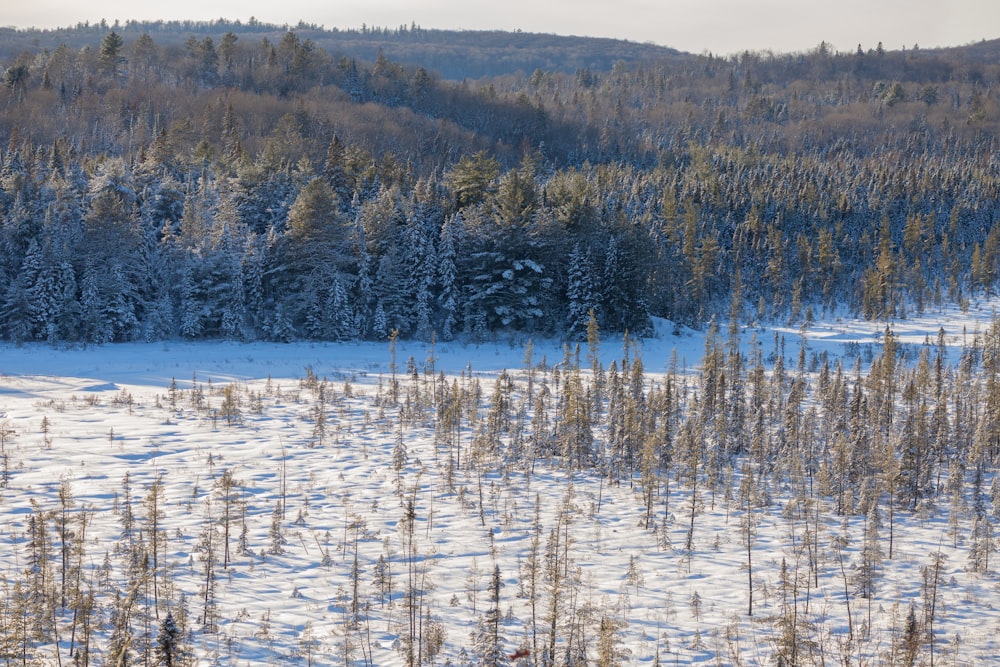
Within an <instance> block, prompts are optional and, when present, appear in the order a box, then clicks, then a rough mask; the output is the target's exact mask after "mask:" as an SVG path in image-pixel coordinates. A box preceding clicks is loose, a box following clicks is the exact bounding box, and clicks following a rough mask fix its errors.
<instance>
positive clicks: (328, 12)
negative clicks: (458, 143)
mask: <svg viewBox="0 0 1000 667" xmlns="http://www.w3.org/2000/svg"><path fill="white" fill-rule="evenodd" d="M251 16H253V17H256V18H257V19H258V20H260V21H264V22H269V23H278V24H285V23H290V24H295V23H298V22H299V21H300V20H302V21H306V22H308V23H316V24H321V25H323V26H325V27H327V28H333V27H337V28H360V27H361V25H362V23H366V24H368V25H369V26H372V25H376V26H390V27H397V26H399V25H401V24H406V25H409V24H410V23H411V22H416V23H417V24H419V25H421V26H422V27H424V28H449V29H452V28H454V29H465V30H479V29H492V28H496V29H502V30H516V29H520V30H523V31H525V32H547V33H555V34H560V35H587V36H595V37H616V38H621V39H629V40H632V41H636V42H653V43H656V44H660V45H662V46H669V47H673V48H676V49H680V50H682V51H689V52H692V53H703V52H706V51H710V52H712V53H714V54H717V55H729V54H732V53H738V52H742V51H745V50H751V51H765V50H772V51H775V52H782V53H788V52H796V51H807V50H810V49H813V48H815V47H816V46H817V45H818V44H819V43H820V42H821V41H826V42H827V43H828V44H830V45H831V46H832V48H833V49H834V50H837V51H853V50H854V49H855V48H857V46H858V44H861V46H862V47H863V48H865V49H869V48H874V47H875V46H876V44H878V42H880V41H881V42H882V44H883V46H884V47H885V48H886V49H900V48H904V47H905V48H907V49H909V48H912V47H913V46H914V45H919V46H920V47H921V48H932V47H935V46H959V45H963V44H969V43H971V42H978V41H980V40H983V39H994V38H998V37H1000V0H612V1H609V0H489V1H481V0H277V1H276V0H170V1H168V2H148V1H145V0H139V1H137V0H88V1H87V2H80V1H79V0H31V1H29V0H0V24H2V25H9V26H15V27H19V28H25V27H31V26H33V27H38V28H53V27H61V26H69V25H75V24H76V23H77V22H80V21H90V22H91V23H95V22H99V21H100V20H101V19H102V18H103V19H106V20H107V21H108V23H114V21H115V19H119V20H121V21H123V22H124V21H126V20H128V19H136V20H143V19H151V20H153V19H193V20H210V19H217V18H227V19H240V20H243V21H245V20H247V19H249V18H250V17H251Z"/></svg>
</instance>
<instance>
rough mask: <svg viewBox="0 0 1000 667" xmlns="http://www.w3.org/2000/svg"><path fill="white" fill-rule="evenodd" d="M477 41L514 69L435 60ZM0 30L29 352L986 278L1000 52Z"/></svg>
mask: <svg viewBox="0 0 1000 667" xmlns="http://www.w3.org/2000/svg"><path fill="white" fill-rule="evenodd" d="M119 28H120V30H119ZM261 30H264V31H265V32H268V33H269V34H270V36H262V35H261V32H260V31H261ZM470 39H471V40H473V41H474V42H476V43H479V44H483V45H488V44H495V46H492V47H491V48H493V49H495V50H494V51H492V52H490V51H488V50H486V51H484V54H486V53H489V55H488V56H486V55H484V58H485V59H488V60H490V61H491V63H497V64H500V63H503V66H502V67H501V68H500V69H501V70H502V73H500V74H496V75H493V76H487V77H482V78H475V79H473V78H471V77H469V76H467V75H464V76H463V77H462V79H461V80H454V79H458V77H457V76H455V75H454V74H451V73H446V74H444V75H442V73H441V71H445V70H447V68H448V67H451V66H453V64H454V63H455V62H456V61H457V60H458V59H460V58H459V57H452V56H451V55H445V54H463V53H466V52H467V50H468V48H469V45H470ZM326 40H330V42H329V44H331V46H326V44H327V43H328V42H327V41H326ZM0 42H2V43H3V44H4V45H5V46H3V47H2V48H0V53H7V54H9V55H8V56H6V57H5V58H4V59H3V61H2V62H0V68H2V71H3V84H4V85H3V86H2V89H0V110H2V111H0V225H2V228H0V335H2V336H3V337H5V338H8V339H11V340H17V341H26V340H39V339H40V340H49V341H52V342H66V341H68V342H77V341H87V342H106V341H115V340H129V339H160V338H175V337H186V338H201V337H220V336H221V337H229V338H239V339H274V340H289V339H301V338H309V339H313V338H314V339H356V338H382V337H385V336H387V335H389V334H390V333H391V332H392V331H398V332H399V334H400V335H402V336H412V337H420V338H430V337H431V336H433V335H436V336H438V337H439V338H450V337H454V336H460V335H461V336H467V337H471V338H484V337H489V336H494V335H497V334H506V333H508V332H523V333H526V334H533V333H543V334H546V335H556V336H569V337H579V336H581V335H583V333H584V330H585V328H586V325H587V323H588V321H589V313H590V312H591V311H593V312H594V314H595V316H596V317H597V320H598V323H599V324H600V326H601V327H602V328H604V329H606V330H616V331H617V330H623V329H629V330H631V331H633V332H636V331H638V332H642V331H644V330H646V328H647V327H648V324H649V321H650V318H651V317H666V318H670V319H673V320H675V321H679V322H686V323H691V324H701V323H705V322H707V321H709V320H710V319H711V318H713V317H715V316H722V317H727V316H732V317H736V318H740V319H752V318H766V319H779V320H781V321H793V322H805V321H807V320H808V319H809V318H810V317H814V316H818V315H820V314H821V313H823V312H824V311H826V312H831V311H834V310H837V311H838V312H840V311H841V310H843V309H848V310H851V311H854V312H857V313H860V314H862V315H864V316H866V317H870V318H878V319H882V318H887V317H902V316H905V315H906V313H907V312H910V311H911V310H913V309H918V310H919V309H922V308H926V307H928V306H929V305H931V304H933V303H935V302H941V301H959V302H961V301H963V300H964V299H965V298H967V296H968V295H969V294H970V293H971V292H973V291H978V290H992V289H995V287H996V284H997V279H998V262H1000V227H997V226H996V224H995V223H996V221H997V218H998V214H1000V212H998V201H1000V152H998V148H1000V145H998V144H1000V142H998V129H1000V107H998V102H997V99H996V90H997V84H998V82H1000V64H998V63H997V61H996V59H995V58H994V57H992V54H994V53H995V52H996V49H997V42H990V43H982V44H976V45H971V46H968V47H963V48H956V49H943V50H933V51H924V50H921V49H919V48H913V49H909V50H906V51H900V52H887V51H884V50H883V49H882V48H881V47H880V45H874V46H871V47H868V46H864V47H862V46H859V47H858V48H857V49H852V50H850V51H847V52H838V51H835V50H833V49H831V48H830V47H829V46H828V45H826V44H820V45H818V46H817V47H816V48H815V49H814V50H812V51H810V52H808V53H799V54H770V53H745V54H742V55H740V56H739V57H734V58H718V57H712V56H708V55H704V56H695V55H690V54H679V53H676V52H673V51H671V50H669V49H662V48H659V47H651V46H640V45H635V44H629V43H624V42H613V41H611V40H586V39H582V38H556V37H546V36H538V35H522V34H503V33H476V34H462V33H447V32H438V31H430V30H428V31H425V30H423V29H421V28H418V27H417V26H411V27H408V28H399V29H394V30H382V29H379V30H374V29H368V28H366V29H365V30H363V31H353V32H351V31H342V32H337V31H332V30H321V29H319V28H318V27H315V26H308V25H300V26H296V27H295V28H294V29H292V30H287V29H284V28H282V29H276V28H275V27H274V26H246V25H243V24H237V23H229V22H217V23H211V24H167V23H163V24H161V23H156V24H131V23H129V24H125V25H122V26H106V25H99V26H90V25H86V26H78V27H76V28H73V29H67V30H63V31H50V32H47V31H7V32H6V33H4V34H3V35H2V36H0ZM505 42H506V43H508V44H510V45H511V46H509V47H507V48H505V47H503V46H502V45H503V44H504V43H505ZM334 43H336V44H337V46H332V44H334ZM349 44H354V45H355V46H356V47H357V48H359V49H369V52H371V51H373V52H374V53H373V55H372V56H371V58H370V59H367V58H365V57H362V56H360V55H357V54H355V55H349V51H348V50H347V47H346V46H344V45H349ZM358 53H360V51H359V52H358ZM390 54H391V57H390ZM505 55H506V57H505ZM438 56H440V59H439V60H435V58H437V57H438ZM462 57H464V56H462ZM527 62H532V63H536V66H534V67H533V68H531V67H524V66H522V63H527ZM435 63H438V65H437V66H436V65H435ZM442 63H445V64H442ZM447 63H451V64H447ZM469 67H474V63H470V64H469ZM439 70H441V71H439Z"/></svg>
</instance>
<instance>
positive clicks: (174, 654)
mask: <svg viewBox="0 0 1000 667" xmlns="http://www.w3.org/2000/svg"><path fill="white" fill-rule="evenodd" d="M153 650H154V653H155V655H156V659H157V661H158V662H159V664H160V665H163V667H178V666H179V665H180V664H181V631H180V628H178V627H177V623H176V622H175V621H174V615H173V612H171V611H167V615H166V617H165V618H164V619H163V623H161V624H160V630H159V633H157V635H156V646H155V648H154V649H153Z"/></svg>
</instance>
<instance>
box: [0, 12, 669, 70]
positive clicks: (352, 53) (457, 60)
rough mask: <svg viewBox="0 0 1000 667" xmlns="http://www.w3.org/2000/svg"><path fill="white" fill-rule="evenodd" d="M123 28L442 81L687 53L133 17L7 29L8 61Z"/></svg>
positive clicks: (531, 38)
mask: <svg viewBox="0 0 1000 667" xmlns="http://www.w3.org/2000/svg"><path fill="white" fill-rule="evenodd" d="M111 30H115V31H116V32H117V33H118V34H120V35H121V36H122V38H123V39H124V40H125V41H126V42H131V41H132V40H134V39H136V38H137V37H139V36H140V35H142V34H143V33H148V34H149V35H151V36H152V37H153V38H154V39H155V40H156V42H157V43H159V44H177V45H182V44H183V43H184V41H185V40H186V39H187V38H189V37H191V36H195V37H199V38H201V37H205V36H212V37H215V36H221V35H223V34H225V33H227V32H232V33H234V34H236V35H237V36H238V37H239V38H240V39H241V40H245V41H251V40H260V39H264V38H267V39H270V40H271V41H275V42H277V41H280V39H281V37H282V36H283V35H284V34H285V33H287V32H289V31H291V32H294V33H295V34H296V35H297V36H298V37H299V38H300V39H303V40H305V39H309V40H312V41H313V42H314V43H315V44H316V45H317V46H319V47H320V48H323V49H325V50H326V51H328V52H329V53H331V54H332V55H335V56H338V55H339V56H344V57H347V58H355V59H358V60H361V61H366V62H372V61H374V60H375V59H376V57H377V56H378V53H379V50H381V51H382V53H383V54H384V55H385V56H386V57H387V58H388V59H389V60H392V61H394V62H398V63H402V64H406V65H416V66H421V67H425V68H427V69H428V70H433V71H435V72H437V73H438V74H439V75H440V76H441V77H442V78H445V79H452V80H462V79H479V78H482V77H487V76H502V75H505V74H513V73H516V72H519V71H520V72H524V73H528V74H530V73H531V72H533V71H535V70H536V69H541V70H543V71H547V72H570V73H572V72H575V71H577V70H581V69H589V70H593V71H608V70H610V69H611V68H612V67H613V66H614V64H615V63H618V62H621V63H625V64H631V63H635V62H640V61H645V62H649V61H656V60H662V59H666V58H674V57H679V56H683V55H684V54H682V53H681V52H680V51H677V50H676V49H671V48H667V47H663V46H657V45H655V44H645V43H638V42H631V41H626V40H618V39H610V38H604V37H577V36H564V35H553V34H544V33H530V32H520V31H517V32H510V31H502V30H438V29H425V28H422V27H420V26H417V25H411V26H405V25H404V26H399V27H396V28H381V27H371V28H369V27H365V28H362V29H339V28H325V27H323V26H319V25H315V24H310V23H304V22H300V23H298V24H294V25H293V24H285V25H279V24H272V23H260V22H257V21H253V20H251V21H249V22H243V21H229V20H224V19H220V20H217V21H128V22H125V23H114V24H108V23H106V22H101V23H87V24H78V25H76V26H72V27H66V28H55V29H45V30H42V29H35V28H27V29H20V28H10V27H7V28H0V58H10V57H13V56H15V55H17V54H18V53H20V52H22V51H37V50H38V49H43V48H47V49H50V50H51V49H55V48H57V47H58V46H59V45H61V44H66V45H67V46H70V47H74V48H82V47H83V46H85V45H88V44H89V45H92V44H93V43H94V41H95V39H100V38H101V37H103V36H104V35H105V34H107V33H108V32H109V31H111Z"/></svg>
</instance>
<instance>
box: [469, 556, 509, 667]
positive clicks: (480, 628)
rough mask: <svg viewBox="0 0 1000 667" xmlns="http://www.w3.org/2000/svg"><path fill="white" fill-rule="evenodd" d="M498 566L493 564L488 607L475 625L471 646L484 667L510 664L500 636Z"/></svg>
mask: <svg viewBox="0 0 1000 667" xmlns="http://www.w3.org/2000/svg"><path fill="white" fill-rule="evenodd" d="M502 586H503V582H502V581H501V579H500V566H499V565H494V566H493V574H492V575H491V577H490V585H489V598H488V599H489V605H490V606H489V607H488V608H487V609H486V611H485V612H484V613H483V616H482V617H480V619H479V622H478V624H477V626H476V633H475V638H474V641H473V648H474V650H475V652H476V655H477V656H479V660H480V664H482V665H483V666H484V667H505V666H506V665H508V664H510V663H509V661H508V659H507V654H506V652H505V651H504V649H503V646H502V643H501V641H502V640H501V637H500V620H501V613H500V589H501V587H502Z"/></svg>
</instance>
